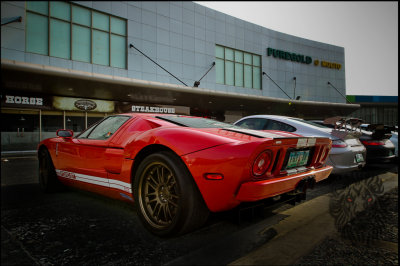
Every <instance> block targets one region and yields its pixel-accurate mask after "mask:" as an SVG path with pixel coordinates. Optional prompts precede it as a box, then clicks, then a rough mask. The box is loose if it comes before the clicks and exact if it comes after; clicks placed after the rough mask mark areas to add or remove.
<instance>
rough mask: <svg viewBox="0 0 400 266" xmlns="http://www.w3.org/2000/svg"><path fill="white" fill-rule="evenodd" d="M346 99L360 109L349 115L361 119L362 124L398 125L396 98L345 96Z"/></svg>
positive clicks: (397, 100) (397, 99)
mask: <svg viewBox="0 0 400 266" xmlns="http://www.w3.org/2000/svg"><path fill="white" fill-rule="evenodd" d="M347 98H348V99H349V100H350V101H351V102H353V103H357V104H360V106H361V107H360V108H359V109H357V110H356V111H354V112H353V113H351V114H350V115H351V116H353V117H357V118H361V119H362V120H363V121H364V123H366V124H384V125H388V126H398V125H399V120H398V116H399V115H398V113H399V109H398V106H399V105H398V104H399V97H398V96H366V95H347Z"/></svg>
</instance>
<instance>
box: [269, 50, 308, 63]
mask: <svg viewBox="0 0 400 266" xmlns="http://www.w3.org/2000/svg"><path fill="white" fill-rule="evenodd" d="M271 55H272V56H273V57H277V58H280V59H285V60H290V61H292V62H299V63H303V64H310V63H311V62H312V58H311V57H310V56H305V55H301V54H296V53H290V52H286V51H282V50H277V49H273V48H269V47H268V48H267V56H271Z"/></svg>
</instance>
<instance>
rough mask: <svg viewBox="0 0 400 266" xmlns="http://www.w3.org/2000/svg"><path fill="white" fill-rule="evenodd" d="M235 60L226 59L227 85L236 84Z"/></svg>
mask: <svg viewBox="0 0 400 266" xmlns="http://www.w3.org/2000/svg"><path fill="white" fill-rule="evenodd" d="M234 73H235V70H234V66H233V62H230V61H225V83H226V85H235V80H234Z"/></svg>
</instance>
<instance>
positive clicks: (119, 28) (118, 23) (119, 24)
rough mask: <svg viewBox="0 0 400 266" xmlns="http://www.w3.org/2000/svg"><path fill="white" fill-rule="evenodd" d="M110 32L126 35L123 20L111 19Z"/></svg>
mask: <svg viewBox="0 0 400 266" xmlns="http://www.w3.org/2000/svg"><path fill="white" fill-rule="evenodd" d="M111 32H112V33H116V34H119V35H126V22H125V20H123V19H119V18H115V17H111Z"/></svg>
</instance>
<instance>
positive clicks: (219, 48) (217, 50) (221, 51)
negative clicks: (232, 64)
mask: <svg viewBox="0 0 400 266" xmlns="http://www.w3.org/2000/svg"><path fill="white" fill-rule="evenodd" d="M215 56H216V57H218V58H222V59H223V58H225V57H224V47H222V46H218V45H217V46H215Z"/></svg>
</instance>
